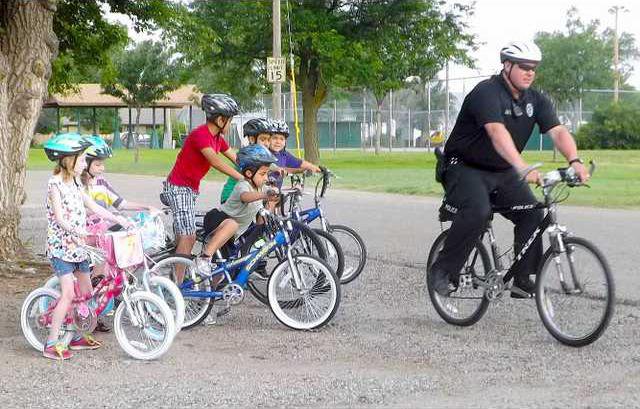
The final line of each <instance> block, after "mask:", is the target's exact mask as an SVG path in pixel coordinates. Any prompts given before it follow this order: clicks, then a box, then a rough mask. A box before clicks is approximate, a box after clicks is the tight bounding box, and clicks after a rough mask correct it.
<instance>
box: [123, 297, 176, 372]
mask: <svg viewBox="0 0 640 409" xmlns="http://www.w3.org/2000/svg"><path fill="white" fill-rule="evenodd" d="M151 312H153V313H151ZM113 323H114V328H115V331H114V332H115V334H116V339H117V340H118V343H119V344H120V347H121V348H122V349H123V350H124V351H125V352H126V353H127V354H128V355H129V356H131V357H132V358H135V359H141V360H151V359H157V358H159V357H161V356H162V355H163V354H164V353H165V352H167V351H168V350H169V347H170V346H171V343H172V342H173V337H174V335H175V333H176V328H175V325H176V324H175V322H174V320H173V314H172V313H171V310H170V309H169V307H168V306H167V304H166V303H165V302H164V301H162V300H161V299H160V297H158V296H157V295H155V294H152V293H150V292H148V291H136V292H135V293H133V294H131V295H130V296H129V300H128V302H126V301H125V302H122V303H120V305H119V306H118V308H117V309H116V314H115V317H114V319H113Z"/></svg>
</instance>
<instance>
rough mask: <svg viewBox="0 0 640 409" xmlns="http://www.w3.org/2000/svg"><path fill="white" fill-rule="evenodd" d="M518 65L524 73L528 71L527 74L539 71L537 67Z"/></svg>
mask: <svg viewBox="0 0 640 409" xmlns="http://www.w3.org/2000/svg"><path fill="white" fill-rule="evenodd" d="M517 65H518V67H520V69H521V70H522V71H526V72H529V71H533V72H536V70H537V69H538V66H537V65H527V64H521V63H518V64H517Z"/></svg>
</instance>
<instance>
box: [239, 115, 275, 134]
mask: <svg viewBox="0 0 640 409" xmlns="http://www.w3.org/2000/svg"><path fill="white" fill-rule="evenodd" d="M272 128H273V124H272V122H271V121H270V120H269V119H267V118H254V119H250V120H248V121H247V122H245V124H244V126H243V127H242V132H243V133H244V136H247V137H249V136H258V135H259V134H261V133H268V134H270V133H271V129H272Z"/></svg>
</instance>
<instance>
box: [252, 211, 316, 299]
mask: <svg viewBox="0 0 640 409" xmlns="http://www.w3.org/2000/svg"><path fill="white" fill-rule="evenodd" d="M291 223H292V225H293V231H292V232H290V233H289V238H290V240H291V253H292V254H309V255H313V256H317V257H318V258H320V259H322V260H326V259H327V249H326V247H325V245H324V242H323V240H322V239H321V238H320V237H319V236H318V235H317V234H316V233H315V232H314V231H313V229H311V228H310V227H309V226H307V225H306V224H304V223H302V222H299V221H296V220H291ZM265 240H267V239H265V238H264V236H262V237H258V238H256V240H254V242H253V243H252V244H251V245H249V246H245V249H246V250H243V251H242V255H243V256H244V255H246V254H248V253H249V252H250V251H252V250H255V249H256V246H255V244H256V243H259V242H262V243H264V241H265ZM271 254H272V255H271V256H269V257H265V259H264V261H265V264H264V266H263V267H261V268H260V269H259V270H257V271H254V272H252V273H251V277H250V279H249V282H248V283H247V287H248V288H249V291H250V292H251V294H253V296H254V297H255V298H256V299H257V300H258V301H260V302H261V303H263V304H265V305H266V304H268V303H269V300H268V295H267V294H268V289H267V285H268V280H269V275H270V271H272V270H273V268H274V267H275V266H276V265H278V264H279V263H281V262H282V261H283V260H286V257H285V256H284V253H282V252H278V251H275V252H273V253H271Z"/></svg>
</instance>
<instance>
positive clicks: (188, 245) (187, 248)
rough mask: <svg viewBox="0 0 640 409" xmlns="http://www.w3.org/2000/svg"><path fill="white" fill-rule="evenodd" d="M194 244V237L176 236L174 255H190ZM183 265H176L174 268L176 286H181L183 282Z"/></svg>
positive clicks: (193, 235) (191, 235) (192, 235)
mask: <svg viewBox="0 0 640 409" xmlns="http://www.w3.org/2000/svg"><path fill="white" fill-rule="evenodd" d="M195 242H196V235H195V234H189V235H181V234H180V235H176V243H177V244H176V254H186V255H190V254H191V250H193V245H194V244H195ZM184 268H185V267H184V265H183V264H178V265H177V266H176V271H175V273H176V277H175V279H176V284H181V283H182V281H183V280H184Z"/></svg>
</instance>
